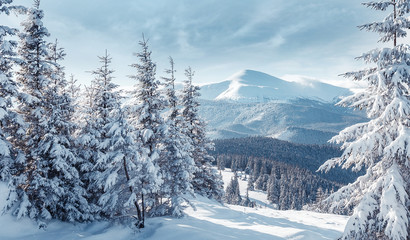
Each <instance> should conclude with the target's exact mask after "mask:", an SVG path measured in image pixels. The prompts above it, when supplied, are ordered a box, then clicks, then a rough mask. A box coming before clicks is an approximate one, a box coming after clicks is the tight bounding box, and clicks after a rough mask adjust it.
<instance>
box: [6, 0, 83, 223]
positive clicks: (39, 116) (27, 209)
mask: <svg viewBox="0 0 410 240" xmlns="http://www.w3.org/2000/svg"><path fill="white" fill-rule="evenodd" d="M39 4H40V1H35V6H34V7H33V8H30V9H28V11H27V15H28V19H27V20H26V21H25V22H23V23H22V26H23V32H22V33H21V34H20V39H21V44H20V48H19V55H20V57H21V60H20V62H19V65H20V70H19V71H18V72H17V80H18V82H19V83H20V85H21V86H22V91H23V93H22V94H21V95H20V96H19V105H18V112H19V113H20V114H21V115H22V116H23V117H24V120H25V122H26V133H25V136H24V137H22V138H21V139H15V140H14V142H16V143H18V144H17V147H18V148H19V149H20V150H21V151H23V152H24V154H25V161H24V163H23V165H24V170H23V171H19V172H17V173H15V174H14V175H13V177H12V181H11V183H10V186H9V189H10V194H9V197H8V202H7V206H6V208H7V209H12V211H13V214H15V215H17V217H18V218H20V217H23V216H28V217H30V218H33V219H36V220H38V222H39V224H40V226H45V223H44V222H43V221H44V220H49V219H52V218H57V219H61V220H64V221H82V220H85V219H87V218H88V216H87V214H86V211H87V210H86V208H87V203H86V201H85V199H84V198H83V195H84V194H85V191H84V189H83V188H82V187H81V182H80V181H79V180H78V179H79V174H78V171H77V169H76V168H75V167H74V165H75V163H76V157H75V155H74V154H73V152H72V149H71V145H70V134H71V133H70V130H71V129H72V125H71V123H70V122H68V121H67V116H69V115H70V111H71V110H70V109H71V108H70V102H69V98H65V97H64V96H62V95H61V94H60V93H61V85H64V83H61V82H62V81H63V79H61V72H60V71H62V68H60V67H59V65H58V63H57V61H58V60H60V59H61V57H62V56H63V55H59V54H58V56H57V57H55V56H51V55H49V52H48V49H47V44H46V41H45V38H46V37H47V36H49V33H48V31H47V29H46V28H45V27H44V26H43V23H42V18H43V11H42V10H40V9H39ZM84 204H85V205H84Z"/></svg>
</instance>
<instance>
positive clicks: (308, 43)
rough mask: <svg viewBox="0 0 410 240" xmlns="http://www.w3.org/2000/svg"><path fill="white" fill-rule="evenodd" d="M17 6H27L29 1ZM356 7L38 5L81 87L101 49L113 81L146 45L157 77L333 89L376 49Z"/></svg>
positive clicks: (103, 1) (215, 0) (315, 2)
mask: <svg viewBox="0 0 410 240" xmlns="http://www.w3.org/2000/svg"><path fill="white" fill-rule="evenodd" d="M15 2H18V3H20V2H21V3H26V5H27V6H30V5H32V4H31V1H29V0H18V1H15ZM360 2H361V1H358V0H201V1H194V0H174V1H170V0H150V1H147V0H121V1H112V0H58V1H56V0H42V2H41V8H42V9H43V10H44V12H45V19H44V22H45V26H46V27H47V28H48V29H49V31H50V33H51V34H52V38H53V39H54V38H58V39H59V41H60V42H61V45H62V46H63V47H64V48H65V49H66V52H67V57H66V60H65V62H64V65H65V66H66V70H67V73H68V74H71V73H72V74H74V75H75V76H76V77H77V78H78V79H79V80H80V81H81V82H82V83H88V82H89V81H90V80H91V79H92V76H90V74H89V73H88V72H87V71H90V70H93V69H95V68H96V67H98V66H99V63H98V58H97V56H99V55H100V56H101V55H103V54H104V51H105V49H107V50H108V52H109V53H110V54H111V56H112V57H113V64H112V68H113V69H114V70H116V72H115V77H116V80H115V81H116V82H117V83H118V84H121V85H123V86H129V85H133V82H132V80H130V79H128V78H127V75H130V74H133V69H132V68H130V67H129V65H130V64H132V63H135V62H136V61H137V59H136V58H135V56H133V53H134V52H137V51H140V47H139V45H138V42H139V41H140V40H141V38H142V33H144V34H145V36H146V38H148V39H149V45H150V48H151V50H152V52H153V60H154V61H155V62H156V63H157V66H158V68H157V75H159V76H161V75H163V71H164V69H165V68H167V67H168V56H172V57H173V58H174V60H175V62H176V67H177V70H178V73H179V75H178V78H179V79H180V80H183V71H184V69H185V68H186V67H187V66H191V67H192V68H193V69H194V70H195V71H196V77H195V81H196V82H197V83H206V82H218V81H222V80H224V79H226V78H227V77H229V76H230V75H232V74H234V73H235V72H238V71H240V70H242V69H253V70H259V71H263V72H265V73H268V74H271V75H273V76H277V77H288V78H292V76H294V75H303V76H309V77H312V78H317V79H323V80H327V81H331V82H334V83H338V82H340V81H341V79H342V78H341V77H338V74H341V73H343V72H346V71H350V70H354V69H358V68H359V67H360V66H361V65H362V64H361V63H360V62H357V61H355V60H354V57H356V56H358V55H360V54H361V53H362V52H364V51H367V50H370V49H372V48H374V47H376V46H377V43H376V42H377V35H376V34H375V33H369V32H360V31H359V30H358V29H357V27H356V26H358V25H360V24H363V23H367V22H372V21H376V20H379V19H381V15H380V14H379V13H376V12H375V11H373V10H370V9H367V8H365V7H364V6H362V5H361V4H360Z"/></svg>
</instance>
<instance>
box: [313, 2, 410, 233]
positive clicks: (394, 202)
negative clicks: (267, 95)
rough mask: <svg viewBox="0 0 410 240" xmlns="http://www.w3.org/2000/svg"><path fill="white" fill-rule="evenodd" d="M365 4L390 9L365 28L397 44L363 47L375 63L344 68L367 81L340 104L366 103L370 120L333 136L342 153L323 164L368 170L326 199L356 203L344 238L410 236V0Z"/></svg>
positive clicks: (338, 204) (334, 207) (340, 204)
mask: <svg viewBox="0 0 410 240" xmlns="http://www.w3.org/2000/svg"><path fill="white" fill-rule="evenodd" d="M364 5H365V6H367V7H369V8H372V9H375V10H381V11H386V12H389V14H388V16H387V17H386V18H385V19H384V20H382V21H380V22H374V23H370V24H365V25H363V26H360V29H364V30H368V31H374V32H377V33H379V34H380V36H381V37H380V40H379V41H380V42H386V43H388V42H392V43H390V44H392V48H387V47H386V48H382V49H374V50H372V51H370V52H368V53H364V54H363V55H362V56H361V57H359V59H362V60H364V61H365V62H366V63H368V64H372V66H371V67H370V68H367V69H364V70H361V71H356V72H349V73H346V74H345V76H346V77H349V78H352V79H353V80H357V81H364V82H366V83H367V84H368V87H367V89H366V91H364V92H360V93H357V94H355V95H353V96H350V97H347V98H345V99H343V100H342V101H341V102H340V104H341V105H345V106H350V107H354V108H358V109H366V111H367V115H368V117H369V119H370V120H369V121H368V122H364V123H360V124H356V125H353V126H351V127H348V128H346V129H345V130H343V131H341V132H340V133H339V135H337V136H336V137H334V138H333V139H332V141H333V142H336V143H341V144H343V145H342V148H343V149H344V152H343V155H342V156H341V157H339V158H335V159H331V160H328V161H327V162H326V163H325V164H324V165H323V166H322V167H321V169H322V170H329V169H330V168H332V167H334V166H337V165H338V166H342V167H344V168H349V167H352V168H353V170H360V169H361V168H363V167H366V169H367V171H366V174H365V175H364V176H362V177H359V178H358V179H357V180H356V181H355V182H354V183H352V184H349V185H348V186H345V187H343V188H341V189H340V190H339V191H337V192H336V193H334V194H332V195H331V196H330V197H328V198H327V199H326V200H325V201H326V202H327V206H328V207H329V208H330V211H343V209H345V211H347V212H349V211H350V210H351V209H352V208H354V210H353V215H352V216H351V217H350V219H349V221H348V223H347V225H346V228H345V231H344V233H343V236H342V239H392V240H405V239H409V238H410V223H409V220H410V212H409V208H410V199H409V194H410V149H409V146H410V121H409V119H410V61H409V59H410V46H409V45H408V44H398V40H399V38H403V37H405V36H406V35H407V32H406V30H407V29H409V28H410V20H409V18H408V16H407V15H408V13H409V11H410V1H408V0H391V1H377V2H368V3H364ZM340 209H342V210H340Z"/></svg>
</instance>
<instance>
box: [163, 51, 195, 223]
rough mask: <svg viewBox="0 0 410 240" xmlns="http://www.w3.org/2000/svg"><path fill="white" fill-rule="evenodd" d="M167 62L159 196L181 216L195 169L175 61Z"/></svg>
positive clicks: (190, 192)
mask: <svg viewBox="0 0 410 240" xmlns="http://www.w3.org/2000/svg"><path fill="white" fill-rule="evenodd" d="M169 60H170V69H167V70H166V71H165V72H166V73H167V74H169V77H163V79H164V80H165V83H166V86H165V91H166V96H167V101H168V105H169V111H168V113H167V119H166V124H167V126H168V131H167V132H166V133H165V138H164V144H165V149H164V151H163V152H162V154H161V156H160V159H161V160H160V171H161V174H162V178H163V180H164V182H163V184H162V185H161V193H160V195H161V196H162V197H166V198H168V199H169V200H170V212H169V213H168V214H170V215H173V216H176V217H180V216H182V214H183V213H182V206H181V204H182V203H183V202H184V199H183V195H184V194H193V188H192V183H191V182H192V178H193V173H194V171H195V169H196V168H195V163H194V160H193V159H192V157H191V155H190V153H191V151H192V146H191V144H190V141H189V139H188V137H187V134H186V132H184V130H185V129H184V128H183V125H182V123H183V118H182V116H181V113H180V110H179V109H180V107H179V104H178V103H179V102H178V98H177V96H176V91H175V75H174V74H175V69H174V61H173V59H172V58H171V57H170V58H169ZM165 210H166V209H165ZM165 213H167V212H164V214H165Z"/></svg>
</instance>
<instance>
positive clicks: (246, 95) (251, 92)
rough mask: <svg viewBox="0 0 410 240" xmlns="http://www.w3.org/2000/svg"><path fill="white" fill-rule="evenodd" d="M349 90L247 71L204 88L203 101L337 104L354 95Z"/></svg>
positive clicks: (202, 89) (315, 82) (320, 83)
mask: <svg viewBox="0 0 410 240" xmlns="http://www.w3.org/2000/svg"><path fill="white" fill-rule="evenodd" d="M350 94H351V92H350V90H349V89H346V88H341V87H336V86H333V85H330V84H326V83H322V82H319V81H313V80H308V79H306V80H304V81H298V82H288V81H285V80H282V79H279V78H276V77H273V76H271V75H268V74H266V73H262V72H258V71H253V70H243V71H240V72H238V73H236V74H234V75H232V76H231V77H229V78H228V79H227V80H225V81H223V82H220V83H214V84H208V85H204V86H202V87H201V95H202V96H201V98H202V99H205V100H223V101H227V100H228V101H236V102H266V101H271V100H291V99H296V98H308V99H315V100H319V101H325V102H335V100H337V99H338V98H339V97H341V96H346V95H350Z"/></svg>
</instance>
